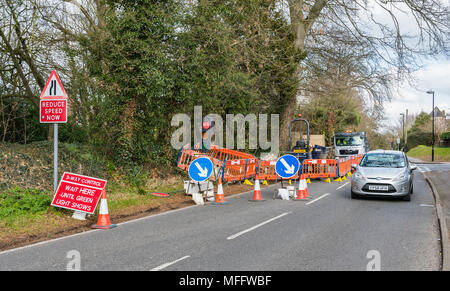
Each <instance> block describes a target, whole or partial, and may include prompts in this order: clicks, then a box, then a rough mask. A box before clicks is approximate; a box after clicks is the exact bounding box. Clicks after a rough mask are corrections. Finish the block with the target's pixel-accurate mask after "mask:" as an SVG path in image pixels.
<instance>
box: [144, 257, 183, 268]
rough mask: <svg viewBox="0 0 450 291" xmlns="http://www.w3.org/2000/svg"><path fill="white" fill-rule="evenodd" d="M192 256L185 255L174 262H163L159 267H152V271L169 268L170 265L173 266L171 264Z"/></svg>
mask: <svg viewBox="0 0 450 291" xmlns="http://www.w3.org/2000/svg"><path fill="white" fill-rule="evenodd" d="M190 257H191V256H184V257H182V258H179V259H178V260H176V261H173V262H170V263H165V264H162V265H161V266H158V267H156V268H153V269H151V270H150V271H161V270H162V269H165V268H167V267H168V266H171V265H173V264H176V263H178V262H179V261H182V260H184V259H187V258H190Z"/></svg>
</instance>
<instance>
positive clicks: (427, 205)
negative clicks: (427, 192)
mask: <svg viewBox="0 0 450 291" xmlns="http://www.w3.org/2000/svg"><path fill="white" fill-rule="evenodd" d="M419 206H422V207H434V205H430V204H420V205H419Z"/></svg>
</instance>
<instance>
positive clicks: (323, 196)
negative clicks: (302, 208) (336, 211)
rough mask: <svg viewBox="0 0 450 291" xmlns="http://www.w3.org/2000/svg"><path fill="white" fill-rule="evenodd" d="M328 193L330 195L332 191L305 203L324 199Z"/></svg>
mask: <svg viewBox="0 0 450 291" xmlns="http://www.w3.org/2000/svg"><path fill="white" fill-rule="evenodd" d="M328 195H330V193H326V194H323V195H322V196H320V197H317V198H316V199H314V200H311V201H309V202H308V203H305V205H309V204H311V203H314V202H316V201H317V200H320V199H322V198H325V197H327V196H328Z"/></svg>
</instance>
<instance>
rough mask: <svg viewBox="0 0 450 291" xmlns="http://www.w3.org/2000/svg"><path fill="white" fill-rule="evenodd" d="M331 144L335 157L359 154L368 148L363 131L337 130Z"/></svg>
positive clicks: (365, 151)
mask: <svg viewBox="0 0 450 291" xmlns="http://www.w3.org/2000/svg"><path fill="white" fill-rule="evenodd" d="M333 146H334V156H335V157H347V156H351V155H360V154H365V153H367V152H368V151H369V150H370V149H369V142H368V140H367V134H366V133H365V132H351V131H346V132H337V133H335V135H334V137H333Z"/></svg>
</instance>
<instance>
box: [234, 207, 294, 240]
mask: <svg viewBox="0 0 450 291" xmlns="http://www.w3.org/2000/svg"><path fill="white" fill-rule="evenodd" d="M288 214H290V212H285V213H283V214H280V215H278V216H275V217H274V218H271V219H269V220H266V221H264V222H261V223H260V224H257V225H255V226H253V227H250V228H248V229H246V230H243V231H240V232H238V233H236V234H233V235H231V236H229V237H227V239H228V240H231V239H235V238H237V237H238V236H240V235H243V234H244V233H247V232H250V231H252V230H255V229H257V228H258V227H261V226H263V225H265V224H267V223H269V222H272V221H274V220H276V219H279V218H281V217H283V216H286V215H288Z"/></svg>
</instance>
